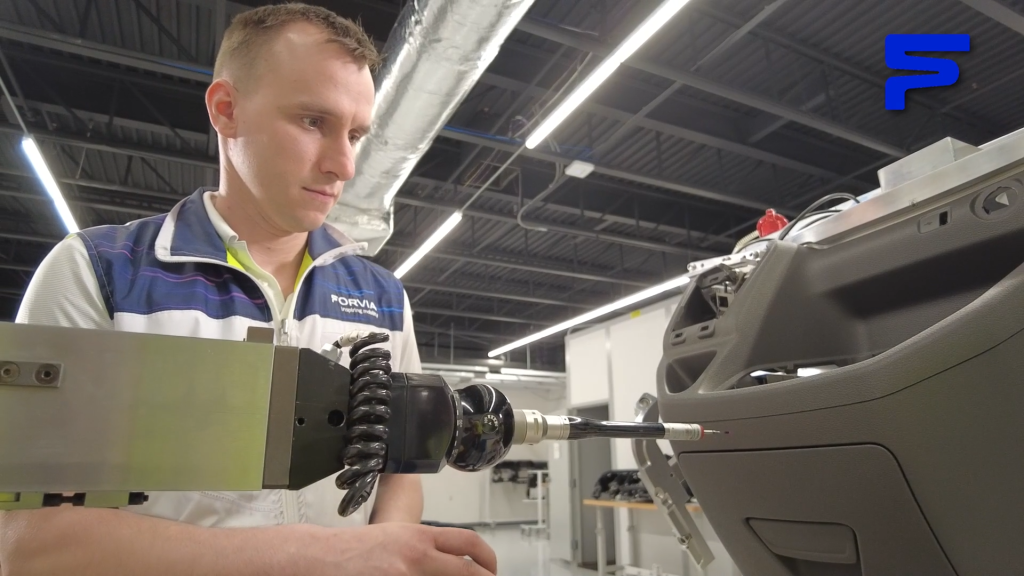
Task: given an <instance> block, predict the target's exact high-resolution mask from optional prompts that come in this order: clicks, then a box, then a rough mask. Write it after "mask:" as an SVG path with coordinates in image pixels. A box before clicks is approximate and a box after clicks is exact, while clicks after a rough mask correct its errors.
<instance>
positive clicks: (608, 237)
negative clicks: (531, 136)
mask: <svg viewBox="0 0 1024 576" xmlns="http://www.w3.org/2000/svg"><path fill="white" fill-rule="evenodd" d="M395 202H396V203H397V204H405V205H408V206H420V207H423V208H437V209H441V210H450V211H452V212H454V211H456V210H459V209H461V208H462V206H461V205H459V204H455V203H451V202H442V201H436V200H421V199H418V198H409V197H405V196H396V197H395ZM462 213H463V214H465V215H467V216H472V217H474V218H484V219H487V220H495V221H498V222H505V223H507V224H518V221H517V220H516V217H515V216H514V215H512V214H505V213H502V212H495V211H493V210H484V209H483V208H466V209H464V210H462ZM578 213H579V212H577V214H578ZM531 224H532V225H534V226H541V227H543V228H545V229H546V230H547V231H549V232H556V233H559V234H566V235H568V236H577V237H581V238H590V239H593V240H601V241H604V242H611V243H613V244H622V245H624V246H632V247H634V248H643V249H645V250H653V251H655V252H664V253H666V254H676V255H680V256H691V255H697V256H705V257H709V258H710V257H713V256H720V255H721V253H719V252H714V251H710V250H704V249H701V248H694V249H689V248H687V247H686V246H677V245H674V244H667V243H665V242H658V241H656V240H645V239H643V238H634V237H632V236H626V235H624V234H616V233H614V232H601V231H595V230H586V229H583V228H576V227H573V226H565V225H562V224H554V223H548V222H543V221H540V222H537V221H531Z"/></svg>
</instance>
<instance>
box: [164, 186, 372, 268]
mask: <svg viewBox="0 0 1024 576" xmlns="http://www.w3.org/2000/svg"><path fill="white" fill-rule="evenodd" d="M213 191H214V189H209V188H200V189H198V190H196V191H195V192H194V193H193V194H192V195H191V196H189V197H188V198H185V199H184V200H182V201H181V202H179V203H178V205H177V206H175V207H174V209H173V210H171V212H170V214H168V216H167V218H166V219H165V220H164V223H163V225H162V227H161V230H160V234H159V236H158V238H157V252H158V254H166V257H167V259H168V260H189V259H194V258H203V259H211V260H217V261H219V262H225V263H226V262H227V254H226V250H225V246H226V245H230V244H231V243H235V242H238V241H239V239H238V235H237V234H236V233H235V232H234V230H232V229H231V227H230V226H229V225H228V223H227V222H226V221H224V218H223V217H221V215H220V214H219V213H218V212H217V210H216V209H215V208H214V207H213V202H212V200H211V199H210V198H209V197H208V196H209V193H211V192H213ZM306 250H307V252H308V253H309V256H310V257H311V258H312V259H313V260H314V261H316V260H319V259H320V258H323V257H325V256H333V255H336V256H337V257H339V258H340V257H341V256H344V255H347V254H358V253H360V252H363V251H365V250H366V243H365V242H356V241H354V240H352V239H351V238H349V237H348V236H347V235H346V234H345V233H344V232H342V231H341V230H339V229H337V228H336V227H334V226H332V225H330V224H328V223H324V224H323V225H322V226H320V227H319V228H317V229H316V230H313V231H312V232H310V233H309V241H308V244H307V248H306Z"/></svg>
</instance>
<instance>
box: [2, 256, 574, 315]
mask: <svg viewBox="0 0 1024 576" xmlns="http://www.w3.org/2000/svg"><path fill="white" fill-rule="evenodd" d="M2 266H3V265H2V264H0V267H2ZM402 284H403V285H404V286H405V287H406V288H420V289H423V290H436V291H438V292H451V293H454V294H466V295H469V296H480V297H482V298H497V299H500V300H518V301H520V302H530V303H533V304H551V305H553V306H567V307H570V308H591V307H592V306H590V305H589V304H584V303H581V302H569V301H566V300H556V299H554V298H540V297H537V296H529V295H523V294H509V293H507V292H499V291H496V290H473V289H470V288H460V287H458V286H452V285H451V284H431V283H429V282H402Z"/></svg>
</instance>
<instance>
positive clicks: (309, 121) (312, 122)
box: [302, 116, 324, 128]
mask: <svg viewBox="0 0 1024 576" xmlns="http://www.w3.org/2000/svg"><path fill="white" fill-rule="evenodd" d="M302 123H303V124H305V125H306V127H307V128H319V127H321V126H323V125H324V121H323V120H321V119H320V118H313V117H311V116H307V117H305V118H303V119H302Z"/></svg>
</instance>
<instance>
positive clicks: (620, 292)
mask: <svg viewBox="0 0 1024 576" xmlns="http://www.w3.org/2000/svg"><path fill="white" fill-rule="evenodd" d="M265 3H267V2H259V1H242V2H239V1H222V0H6V1H5V2H2V3H0V52H2V54H3V55H4V57H5V59H6V60H7V62H8V64H9V68H10V74H8V72H7V71H3V72H2V73H3V74H4V78H5V80H7V81H9V84H8V85H9V86H14V87H15V88H16V95H15V99H16V100H19V101H20V99H21V98H24V104H25V106H26V107H27V110H28V115H27V116H28V117H27V121H28V124H29V127H30V129H31V131H32V132H33V133H34V134H36V136H37V138H38V139H39V141H40V142H41V144H42V147H43V153H44V154H45V155H46V158H47V160H48V162H49V163H50V164H51V168H52V169H53V171H54V173H55V174H56V176H57V179H58V181H59V182H60V183H61V186H62V189H63V192H64V194H65V196H66V197H67V198H68V200H69V203H70V205H71V208H72V211H73V212H74V214H75V217H76V219H77V220H78V222H79V224H80V225H81V226H83V227H85V226H95V225H101V224H119V223H126V222H130V221H132V220H135V219H138V218H140V217H145V216H149V215H153V214H158V213H162V212H166V211H167V210H169V209H170V208H171V207H172V206H173V205H174V203H175V202H176V201H178V200H180V199H181V198H183V197H184V196H186V195H188V194H189V193H191V192H192V191H194V190H195V189H197V188H199V187H203V186H212V185H215V184H216V182H217V170H216V165H217V160H216V139H215V138H211V131H210V129H209V124H208V121H207V116H206V111H205V107H204V103H203V93H204V90H205V87H206V84H207V83H208V81H209V70H210V68H211V67H212V64H213V59H214V55H215V53H216V46H217V45H218V41H219V38H220V35H221V34H220V33H221V31H222V30H223V29H224V27H225V26H226V24H227V23H228V22H230V19H231V17H232V16H233V15H234V14H236V13H238V12H239V11H242V10H245V9H246V8H247V7H250V6H256V5H261V4H265ZM310 3H314V4H320V5H323V6H327V7H329V8H332V9H334V10H335V11H336V12H338V13H339V14H342V15H344V16H348V17H352V18H358V19H359V20H360V21H361V22H362V23H363V25H364V26H365V27H366V28H367V30H368V32H370V34H371V35H372V36H373V37H374V39H375V40H376V41H378V43H379V44H381V45H383V44H384V42H385V40H386V39H387V37H388V34H389V32H390V31H391V29H392V26H393V25H394V23H395V21H396V19H397V18H398V16H399V13H400V11H401V10H402V6H403V3H402V2H399V1H398V0H336V1H329V0H320V1H312V2H310ZM656 6H657V2H654V1H653V0H536V2H535V3H534V4H533V6H532V7H531V9H530V10H529V12H528V14H527V15H526V17H525V18H524V19H523V20H522V21H521V22H520V23H519V24H518V26H517V28H516V30H515V31H514V32H513V33H512V34H511V35H510V36H509V38H508V39H507V41H506V42H505V44H504V45H503V46H502V48H501V50H500V52H499V53H498V55H497V57H496V58H495V59H494V61H493V63H492V64H491V65H490V67H489V68H488V70H487V71H486V73H485V74H484V75H483V77H482V78H481V79H480V81H479V82H478V83H477V85H476V86H475V87H474V88H473V90H472V91H471V92H470V93H469V95H468V96H467V97H466V98H465V99H464V100H463V101H462V102H461V104H460V106H459V107H458V109H457V111H456V112H455V114H454V115H453V116H452V117H451V118H450V120H449V121H448V122H447V125H446V126H445V127H444V128H443V129H442V130H441V132H440V134H439V135H438V136H437V138H436V139H435V140H434V141H433V143H432V145H431V147H430V149H429V150H428V152H427V153H426V155H425V156H424V157H423V158H422V159H421V160H420V161H419V163H418V164H417V166H416V169H415V170H414V172H413V174H412V176H411V177H410V178H409V179H408V180H407V181H406V182H405V184H404V185H403V187H402V189H401V190H400V192H399V194H398V196H397V198H396V206H395V215H394V222H395V232H394V235H393V236H392V238H391V239H390V240H389V242H388V243H387V244H386V246H385V247H384V249H383V250H382V251H381V252H380V253H379V254H377V255H376V256H375V257H374V260H375V261H376V262H378V263H379V264H381V265H383V266H385V267H387V268H389V269H392V270H393V269H395V268H396V267H397V265H398V264H399V263H400V262H401V261H402V260H403V259H404V258H405V257H406V256H408V254H409V253H410V251H411V250H412V249H415V248H416V247H417V246H418V245H419V244H420V243H421V242H422V241H423V240H424V239H425V238H426V237H427V236H429V235H430V233H431V232H432V231H433V230H434V229H435V228H436V227H437V226H438V225H439V224H440V223H441V222H442V221H444V219H445V218H447V217H448V215H449V214H451V213H452V211H453V210H455V209H456V208H458V207H459V206H460V205H461V204H462V203H463V202H465V200H466V199H467V198H468V197H469V196H471V195H472V194H473V193H474V192H475V191H476V190H477V187H478V186H479V185H480V184H481V183H482V182H483V181H485V180H487V179H488V178H489V177H490V176H491V175H493V173H494V171H495V170H496V169H497V168H498V166H500V165H502V164H503V163H504V162H505V161H506V160H507V159H508V157H509V156H510V155H511V153H513V152H515V150H517V149H518V148H519V146H520V145H521V143H522V136H521V134H522V132H523V129H524V127H525V126H527V125H529V123H530V122H531V121H533V120H534V119H535V118H537V116H538V115H539V114H542V113H543V111H544V110H545V107H546V106H547V105H548V104H549V103H550V102H551V101H552V99H553V98H554V97H555V95H556V94H557V93H558V91H559V90H560V89H562V88H563V86H565V85H566V84H567V83H570V82H572V81H574V80H575V79H576V78H578V77H579V76H580V75H581V74H583V73H585V72H587V71H588V70H590V69H592V68H593V67H594V66H595V64H596V63H598V62H599V61H600V59H601V58H602V57H604V56H605V55H607V54H608V53H609V52H610V51H611V49H613V48H614V47H615V46H616V44H617V43H618V41H619V40H621V39H622V38H623V37H624V36H625V35H626V34H627V33H628V32H629V31H630V30H631V29H632V28H633V27H635V26H636V24H637V23H638V22H639V21H640V20H641V19H642V18H643V17H645V16H646V15H647V14H649V13H650V12H651V11H652V10H653V9H654V8H655V7H656ZM889 33H929V34H936V33H949V34H953V33H958V34H970V35H971V39H972V44H971V51H970V52H969V53H964V54H956V55H955V59H956V61H957V62H958V64H959V67H960V79H959V81H958V82H957V83H956V84H955V85H953V86H950V87H946V88H942V89H930V90H919V91H914V92H911V93H910V96H909V98H908V106H907V109H906V110H905V111H901V112H892V111H886V110H885V107H884V98H883V89H884V85H885V80H886V78H887V77H888V76H890V75H892V74H893V72H892V71H890V70H888V69H887V68H886V67H885V59H884V42H885V36H886V35H887V34H889ZM1022 53H1024V0H1014V1H1012V2H1011V1H1009V0H959V1H958V0H829V1H821V0H774V1H768V0H715V1H712V0H693V1H692V2H691V3H690V4H688V5H687V6H685V7H684V8H683V10H682V11H681V12H680V13H679V14H678V15H677V16H676V17H675V18H674V20H673V21H672V22H670V23H669V24H668V25H667V26H666V27H665V28H664V29H663V30H662V31H661V32H659V33H658V34H657V35H656V36H655V37H654V38H653V39H652V40H651V41H650V42H649V43H648V44H646V45H645V46H644V47H643V48H642V49H641V50H640V52H638V53H637V55H636V56H634V57H633V58H632V59H630V60H628V61H627V62H626V63H625V65H623V66H622V67H621V68H620V69H619V70H618V71H617V72H616V73H615V74H614V76H612V78H611V79H610V80H609V81H608V82H606V83H605V84H604V85H603V86H602V87H601V88H600V89H599V90H598V91H597V92H596V93H595V94H594V95H593V96H592V97H591V98H590V99H588V100H587V102H585V103H584V104H583V106H581V107H580V108H579V109H578V110H577V111H576V112H575V113H574V114H573V116H572V117H571V118H570V119H569V120H568V121H567V122H566V123H565V124H563V125H562V126H561V127H560V128H559V129H558V130H557V131H556V132H555V133H554V134H553V136H552V141H551V143H549V144H548V145H544V146H539V147H537V148H536V149H534V150H528V151H526V152H525V153H523V154H522V155H520V156H519V157H518V158H517V159H516V160H515V161H514V162H513V163H512V164H511V165H510V167H509V168H508V169H507V170H505V172H503V173H502V175H501V176H500V177H499V178H498V179H497V180H496V183H495V184H492V186H491V187H490V188H489V189H488V190H487V191H485V192H484V193H483V194H482V195H481V197H480V198H479V199H478V200H477V201H476V202H475V203H474V205H473V206H472V208H470V209H469V210H468V211H467V212H466V221H464V222H463V224H462V225H461V226H460V227H459V228H458V229H457V230H456V231H455V232H454V233H453V234H452V235H451V236H449V237H448V238H446V239H445V240H444V242H443V243H442V244H441V245H439V246H438V247H437V248H436V249H435V250H434V251H433V252H431V253H430V254H429V255H428V256H427V257H426V258H425V259H424V261H423V262H421V264H420V265H419V266H417V267H416V268H415V269H414V270H413V271H412V272H410V273H409V274H408V275H407V276H406V277H405V278H403V281H404V283H405V286H406V288H407V290H408V292H409V295H410V298H411V299H412V302H413V307H414V310H415V312H416V320H415V328H416V335H417V338H418V341H419V343H420V347H421V356H422V357H423V359H424V361H428V362H429V361H434V362H439V361H445V362H447V361H449V360H452V359H455V360H456V361H462V360H470V361H473V360H477V361H478V360H479V359H481V358H484V357H485V356H486V352H487V351H488V350H490V349H493V348H495V347H497V346H498V345H501V344H505V343H508V342H510V341H512V340H515V339H516V338H518V337H521V336H524V335H527V334H529V333H531V332H534V331H536V330H539V329H542V328H544V327H547V326H549V325H552V324H556V323H558V322H560V321H562V320H565V319H567V318H570V317H572V316H575V315H577V314H579V313H581V312H584V311H586V310H588V309H592V308H595V307H597V306H599V305H602V304H605V303H607V302H609V301H612V300H614V299H616V298H618V297H621V296H624V295H627V294H629V293H631V292H635V291H637V290H639V289H640V288H642V287H645V286H650V285H652V284H656V283H658V282H660V281H663V280H664V279H666V278H669V277H672V276H674V275H678V274H680V273H682V272H684V271H685V268H686V265H687V263H689V262H690V261H692V260H696V259H702V258H706V257H710V256H715V255H721V254H726V253H728V252H730V251H731V250H732V248H733V246H734V244H735V243H736V241H737V240H738V239H739V238H740V237H742V236H744V235H746V234H747V233H748V232H750V231H751V230H752V229H753V226H754V224H755V223H756V221H757V220H758V218H759V217H760V216H761V215H763V214H764V210H765V209H766V208H775V209H777V210H778V211H780V212H782V213H785V214H790V215H792V214H795V213H798V212H799V211H800V210H801V209H803V208H804V207H806V205H807V204H808V203H809V202H810V201H812V200H813V199H815V198H817V197H819V196H822V195H824V194H826V193H829V192H835V191H846V192H852V193H863V192H867V191H870V190H872V189H874V188H876V187H877V186H878V182H877V177H876V170H877V169H878V168H880V167H881V166H884V165H886V164H888V163H891V162H893V161H894V160H896V159H898V158H901V157H903V156H905V155H907V154H909V153H911V152H913V151H915V150H918V149H920V148H922V147H923V146H926V145H928V144H931V143H933V142H935V141H937V140H939V139H941V138H943V137H945V136H952V137H954V138H957V139H959V140H962V141H964V142H967V143H970V144H981V143H983V142H986V141H989V140H992V139H994V138H996V137H998V136H1001V135H1003V134H1005V133H1008V132H1010V131H1012V130H1015V129H1017V128H1020V127H1021V126H1022V125H1024V107H1021V106H1019V105H1018V103H1019V100H1020V98H1019V96H1017V94H1018V92H1017V91H1018V90H1020V89H1021V87H1022V83H1024V69H1022V68H1021V67H1020V65H1019V58H1018V57H1017V55H1020V54H1022ZM10 106H11V103H10V102H9V101H6V100H5V101H4V102H3V111H4V113H5V119H6V123H3V124H0V320H10V319H13V316H14V313H15V311H16V309H17V305H18V302H19V299H20V296H21V294H22V292H23V291H24V289H25V287H26V286H27V283H28V280H29V279H30V278H31V275H32V272H33V270H34V268H35V267H36V265H37V264H38V263H39V261H40V260H41V259H42V258H43V256H45V254H46V252H47V251H48V250H49V249H50V248H51V247H52V246H53V244H54V243H55V242H56V241H58V240H59V239H60V237H61V232H62V227H61V225H60V221H59V220H58V219H57V217H56V215H55V213H54V211H53V209H52V205H51V204H50V203H49V200H48V198H47V197H46V195H45V193H44V192H43V189H42V188H41V187H40V185H39V184H38V182H37V180H36V179H35V178H34V176H33V174H32V172H31V169H30V167H29V165H28V164H27V162H26V161H25V159H24V157H23V155H22V153H21V150H20V146H19V142H20V137H21V136H20V135H21V129H20V127H18V125H17V124H16V123H15V119H14V117H13V116H12V114H11V109H10ZM424 137H425V138H427V137H429V135H425V136H424ZM574 159H582V160H585V161H587V162H590V163H592V164H594V165H595V170H594V172H593V173H592V174H591V175H589V176H588V177H587V178H585V179H568V180H567V181H566V182H565V183H563V184H562V185H560V186H558V188H557V189H556V190H555V191H554V192H553V193H551V194H550V195H548V196H547V197H546V198H545V199H544V201H543V202H538V203H536V204H534V205H532V206H531V207H530V209H529V212H528V213H526V214H524V215H523V218H522V220H523V223H522V224H521V223H520V222H517V218H516V216H517V213H518V210H519V208H520V207H521V206H522V205H523V204H525V203H527V202H529V200H530V199H531V198H533V197H535V196H537V195H538V194H539V193H541V192H542V191H543V190H545V189H547V188H548V186H549V184H550V183H551V181H552V180H553V179H554V177H555V175H556V172H555V170H556V165H565V164H568V163H569V162H571V161H572V160H574ZM527 354H529V361H530V365H531V366H532V367H537V368H543V369H559V368H561V366H562V365H563V350H562V343H561V338H560V337H557V336H556V337H552V338H549V339H546V340H543V341H540V342H536V343H534V344H533V345H531V346H530V347H529V351H527V349H526V348H523V349H520V350H517V351H515V352H512V353H511V355H510V357H509V361H510V362H516V363H525V362H526V358H527Z"/></svg>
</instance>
